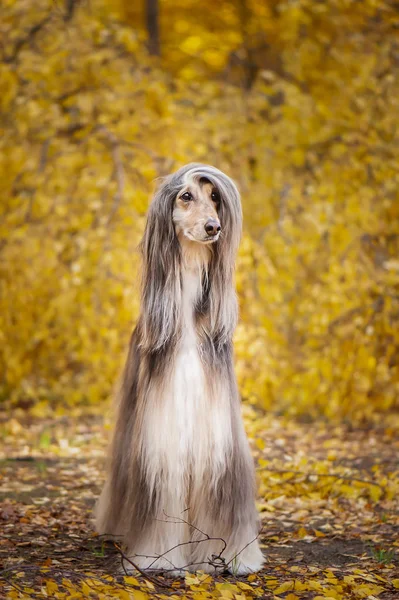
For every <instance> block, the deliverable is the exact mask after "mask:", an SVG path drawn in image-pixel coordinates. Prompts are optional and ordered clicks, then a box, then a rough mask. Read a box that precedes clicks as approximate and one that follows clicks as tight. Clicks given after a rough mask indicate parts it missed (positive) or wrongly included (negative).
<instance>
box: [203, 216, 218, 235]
mask: <svg viewBox="0 0 399 600" xmlns="http://www.w3.org/2000/svg"><path fill="white" fill-rule="evenodd" d="M221 229H222V228H221V227H220V223H219V221H216V219H209V220H208V221H207V222H206V223H205V231H206V232H207V234H208V235H212V236H214V235H217V234H218V233H219V231H220V230H221Z"/></svg>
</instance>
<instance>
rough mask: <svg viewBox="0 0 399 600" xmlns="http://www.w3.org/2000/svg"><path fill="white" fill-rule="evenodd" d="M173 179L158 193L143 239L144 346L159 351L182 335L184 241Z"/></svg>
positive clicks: (142, 322) (142, 325) (142, 294)
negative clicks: (174, 215) (176, 221)
mask: <svg viewBox="0 0 399 600" xmlns="http://www.w3.org/2000/svg"><path fill="white" fill-rule="evenodd" d="M170 181H171V178H168V179H167V180H166V181H165V182H164V183H163V184H162V185H161V187H160V188H159V190H158V191H157V193H156V194H155V196H154V199H153V201H152V203H151V206H150V210H149V212H148V218H147V224H146V228H145V231H144V237H143V240H142V242H141V252H142V256H143V278H142V293H141V316H140V332H141V339H140V347H142V348H143V349H144V350H154V351H156V350H159V349H161V348H162V347H164V346H165V344H167V343H170V342H171V341H173V340H176V339H178V336H179V323H180V293H181V284H180V244H179V241H178V239H177V237H176V233H175V230H174V225H173V221H172V212H173V203H174V199H175V193H174V190H173V187H172V186H171V185H170Z"/></svg>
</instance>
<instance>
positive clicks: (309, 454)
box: [0, 409, 399, 600]
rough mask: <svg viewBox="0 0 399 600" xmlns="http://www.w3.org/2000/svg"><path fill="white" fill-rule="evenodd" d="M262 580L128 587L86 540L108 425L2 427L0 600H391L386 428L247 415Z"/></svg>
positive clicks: (392, 440) (395, 593)
mask: <svg viewBox="0 0 399 600" xmlns="http://www.w3.org/2000/svg"><path fill="white" fill-rule="evenodd" d="M244 416H245V422H246V427H247V431H248V435H249V437H250V440H251V446H252V448H253V452H254V458H255V461H256V466H257V474H258V484H259V498H258V508H259V511H260V514H261V519H262V532H261V543H262V549H263V551H264V553H265V555H266V557H267V560H266V564H265V568H264V570H263V571H262V572H261V573H259V574H257V575H251V576H249V577H245V578H235V577H233V576H231V575H222V576H218V577H204V576H203V575H201V574H198V575H197V576H196V575H188V576H187V577H186V578H185V579H182V580H177V581H171V580H170V579H169V578H167V577H164V576H163V575H162V574H156V575H154V576H144V575H143V574H137V576H135V577H130V578H127V579H126V578H124V577H123V575H122V574H121V573H120V564H121V553H120V550H119V549H118V544H117V541H116V542H115V541H111V540H104V539H102V538H100V537H98V536H96V535H95V533H94V531H93V529H92V511H93V506H94V503H95V501H96V498H97V497H98V494H99V491H100V488H101V485H102V483H103V480H104V456H105V450H106V445H107V437H108V432H109V424H108V421H107V419H104V417H103V416H102V415H99V414H89V413H87V414H86V413H85V412H82V411H81V412H79V411H77V412H76V414H71V415H68V416H60V417H54V416H46V417H33V416H27V415H26V414H24V413H22V412H21V413H18V411H17V412H16V413H15V414H13V415H12V416H11V417H10V414H8V415H5V414H2V415H1V421H0V423H1V425H0V439H1V446H0V448H1V450H0V451H1V454H0V477H1V479H0V563H1V566H0V598H43V597H47V598H48V597H54V598H86V597H90V598H113V597H115V598H134V599H135V598H147V597H150V598H151V597H159V598H164V597H165V598H167V597H175V598H177V597H180V598H181V597H188V598H218V597H221V598H237V599H240V600H241V599H242V598H252V597H257V598H287V599H288V600H296V599H302V598H303V599H308V598H309V599H310V598H318V599H321V598H327V599H330V600H331V599H332V598H334V599H335V600H339V599H340V598H345V599H346V598H349V599H351V598H354V599H357V598H370V599H373V598H381V600H392V599H394V598H399V464H398V462H399V439H398V436H397V429H396V428H395V427H392V426H390V425H389V426H388V425H386V424H385V425H384V426H378V425H376V426H374V427H373V428H369V427H364V428H351V427H349V426H345V427H343V426H338V425H337V426H329V425H327V424H325V423H306V424H305V423H302V424H301V423H296V422H292V421H284V420H282V419H272V418H266V417H260V416H259V415H256V414H255V413H254V412H253V411H251V410H249V409H248V410H246V412H245V415H244Z"/></svg>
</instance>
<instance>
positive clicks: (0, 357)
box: [0, 0, 399, 493]
mask: <svg viewBox="0 0 399 600" xmlns="http://www.w3.org/2000/svg"><path fill="white" fill-rule="evenodd" d="M63 10H64V8H63V7H62V6H61V5H58V4H54V3H53V2H51V1H50V0H42V1H41V2H34V1H33V0H21V1H20V2H18V3H14V2H6V3H4V5H3V6H2V8H1V9H0V11H1V14H0V17H1V19H0V20H1V23H2V25H1V33H2V53H3V58H4V60H3V62H2V63H1V66H0V78H1V82H2V94H1V98H0V111H1V113H0V119H1V127H2V130H3V135H2V136H1V138H0V152H1V158H0V194H1V198H2V200H1V207H0V212H1V220H0V278H1V282H2V285H1V289H0V342H1V344H0V372H1V373H2V381H1V395H2V397H3V398H6V399H7V398H12V399H14V400H21V399H26V398H35V399H37V398H39V399H45V400H50V401H51V402H53V403H55V402H57V401H58V400H66V401H68V402H70V403H74V402H97V401H99V400H101V399H104V398H106V397H108V396H109V395H110V392H111V390H112V387H113V384H114V381H115V378H116V376H117V374H118V371H119V368H120V366H121V364H122V362H123V353H124V349H125V347H126V344H127V340H128V336H129V332H130V330H131V328H132V326H133V324H134V321H135V319H136V318H137V315H138V310H139V307H138V279H139V256H138V253H137V251H136V247H137V244H138V242H139V240H140V237H141V234H142V231H143V227H144V223H145V213H146V209H147V205H148V199H149V198H150V196H151V192H152V190H153V181H154V179H155V178H156V177H158V176H161V175H164V174H166V173H168V172H170V171H171V170H173V169H176V168H178V167H179V166H180V165H181V164H183V163H185V162H189V161H191V160H196V161H205V162H210V163H213V164H215V165H217V166H218V167H220V168H221V169H223V170H226V171H227V172H228V173H229V174H230V175H231V176H233V177H234V178H235V179H236V180H237V182H238V184H239V186H240V188H241V191H242V197H243V208H244V215H245V231H244V236H243V241H242V245H241V250H240V255H239V259H238V272H237V288H238V294H239V299H240V306H241V323H240V325H239V327H238V329H237V335H236V367H237V375H238V379H239V386H240V390H241V393H242V396H243V398H244V399H245V400H246V401H248V402H250V403H252V404H256V405H258V406H260V407H262V408H264V409H272V410H276V411H278V412H284V413H288V414H289V415H296V414H304V413H307V414H310V415H311V416H313V415H316V414H318V413H322V414H324V415H326V416H327V417H329V418H333V417H342V416H349V417H356V418H370V417H371V416H372V415H373V413H375V412H378V411H388V410H391V409H393V408H394V407H395V406H397V398H398V390H399V373H398V358H399V328H398V315H399V268H398V259H397V257H398V251H399V202H398V184H399V175H398V169H397V156H396V147H397V145H398V141H399V139H398V136H399V133H398V128H397V123H396V120H397V116H396V115H397V105H398V103H397V98H398V95H399V89H398V88H399V84H398V81H399V80H398V77H397V76H396V75H397V65H396V59H395V52H396V50H395V48H396V46H395V44H396V28H397V26H398V24H399V16H398V12H397V10H396V9H395V7H394V6H393V5H392V4H391V3H390V2H383V1H382V0H381V1H380V0H366V1H364V2H363V3H362V4H361V6H360V5H359V4H358V3H351V2H347V1H344V0H328V1H327V2H324V3H315V2H311V1H310V0H301V1H300V2H295V3H287V2H282V1H281V2H280V1H278V2H272V1H271V0H268V1H267V2H258V1H257V0H251V1H250V2H248V3H247V2H242V3H239V2H238V3H237V4H235V3H231V2H227V0H226V1H222V2H221V3H220V6H219V5H218V18H217V19H215V18H214V11H213V10H212V7H211V5H209V10H204V7H203V6H202V5H201V6H199V4H198V3H196V2H194V0H189V1H188V2H182V1H181V0H179V2H177V3H176V2H174V3H171V2H164V3H162V6H161V14H160V21H161V34H162V35H161V52H162V56H161V58H160V59H154V58H151V57H148V55H147V53H146V49H145V32H144V30H143V23H144V18H143V15H142V12H140V11H141V10H142V9H139V8H137V7H133V6H131V5H130V4H129V3H127V2H124V1H123V0H120V1H119V2H117V3H111V2H110V1H109V0H94V1H93V2H92V3H91V4H90V7H87V6H85V5H84V4H83V5H78V6H76V7H75V10H74V12H73V15H71V18H68V19H67V18H65V15H64V14H63ZM375 493H377V492H375Z"/></svg>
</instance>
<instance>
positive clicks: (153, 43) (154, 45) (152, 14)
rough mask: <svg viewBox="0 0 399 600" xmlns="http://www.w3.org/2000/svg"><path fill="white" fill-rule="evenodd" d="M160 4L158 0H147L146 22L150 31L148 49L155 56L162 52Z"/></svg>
mask: <svg viewBox="0 0 399 600" xmlns="http://www.w3.org/2000/svg"><path fill="white" fill-rule="evenodd" d="M158 17H159V4H158V0H146V23H147V32H148V51H149V53H150V54H152V55H153V56H159V55H160V53H161V50H160V45H159V23H158Z"/></svg>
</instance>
